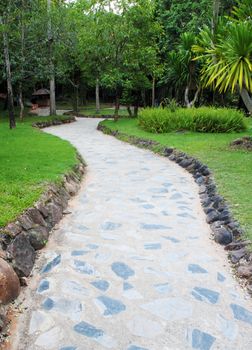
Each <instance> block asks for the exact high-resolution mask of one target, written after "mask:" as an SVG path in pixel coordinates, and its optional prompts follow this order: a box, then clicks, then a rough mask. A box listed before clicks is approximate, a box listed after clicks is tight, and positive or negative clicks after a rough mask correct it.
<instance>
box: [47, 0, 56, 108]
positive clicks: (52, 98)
mask: <svg viewBox="0 0 252 350" xmlns="http://www.w3.org/2000/svg"><path fill="white" fill-rule="evenodd" d="M51 7H52V4H51V0H47V12H48V28H47V30H48V50H49V71H50V115H56V99H55V69H54V62H53V36H52V20H51Z"/></svg>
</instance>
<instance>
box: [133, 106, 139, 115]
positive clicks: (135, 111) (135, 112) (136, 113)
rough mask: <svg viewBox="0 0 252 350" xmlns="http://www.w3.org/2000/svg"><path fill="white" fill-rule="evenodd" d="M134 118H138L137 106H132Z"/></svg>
mask: <svg viewBox="0 0 252 350" xmlns="http://www.w3.org/2000/svg"><path fill="white" fill-rule="evenodd" d="M133 115H134V117H135V118H137V116H138V104H137V105H135V106H134V114H133Z"/></svg>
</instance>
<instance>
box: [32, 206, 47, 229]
mask: <svg viewBox="0 0 252 350" xmlns="http://www.w3.org/2000/svg"><path fill="white" fill-rule="evenodd" d="M27 215H28V217H29V218H30V220H31V221H32V222H34V223H35V224H37V225H40V226H47V225H46V222H45V220H44V218H43V216H42V214H41V213H40V211H39V210H38V209H37V208H29V209H28V210H27Z"/></svg>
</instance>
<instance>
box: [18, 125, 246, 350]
mask: <svg viewBox="0 0 252 350" xmlns="http://www.w3.org/2000/svg"><path fill="white" fill-rule="evenodd" d="M97 123H98V121H97V120H92V119H88V120H86V119H85V120H84V119H79V120H78V121H77V122H76V123H73V124H70V125H64V126H60V127H52V128H49V129H47V132H50V133H52V134H54V135H58V136H60V137H62V138H64V139H66V140H69V141H70V142H72V143H73V144H74V145H75V146H76V147H77V149H78V151H79V152H80V153H81V154H82V156H83V157H84V159H85V160H86V162H87V164H88V167H87V174H86V177H85V180H84V183H83V186H82V189H81V191H80V193H79V195H78V196H77V197H76V198H75V199H74V200H73V201H72V202H71V203H70V206H69V210H70V211H71V214H69V215H67V216H66V217H65V218H64V219H63V220H62V222H61V223H60V224H59V227H58V228H57V229H56V230H55V232H54V233H53V235H52V236H51V239H50V242H49V244H48V245H47V247H46V248H45V249H44V250H43V251H42V252H41V256H40V258H39V260H38V264H37V268H36V269H35V271H34V277H33V278H32V279H31V283H30V287H29V289H27V291H26V294H27V295H26V301H25V303H24V308H25V307H27V309H24V312H23V314H22V315H21V316H20V319H19V324H18V326H17V331H16V334H19V337H18V340H16V342H14V343H13V349H18V350H43V349H54V350H91V349H95V350H96V349H97V350H102V349H116V350H168V349H169V350H184V349H199V350H209V349H213V350H214V349H223V350H224V349H225V350H228V349H230V350H231V349H233V350H237V349H241V350H251V349H252V302H251V299H250V298H249V297H248V295H247V294H246V293H245V292H244V291H243V290H242V289H241V287H240V286H239V285H238V283H237V282H236V281H235V279H234V278H233V276H232V274H231V270H230V267H229V264H228V262H227V258H226V253H225V252H224V250H223V248H222V247H220V246H218V245H216V244H215V243H214V242H213V241H211V240H210V229H209V226H208V225H207V224H206V222H205V217H204V214H203V211H202V209H201V207H200V201H199V196H198V187H197V185H196V184H195V183H194V181H193V179H192V177H191V176H190V175H189V174H188V173H186V172H185V171H184V170H183V169H182V168H180V167H179V166H177V165H176V164H174V163H172V162H170V161H169V160H167V159H165V158H162V157H159V156H157V155H154V154H152V153H151V152H148V151H146V150H141V149H138V148H135V147H133V146H131V145H129V144H126V143H122V142H120V141H118V140H116V139H114V138H113V137H110V136H105V135H103V134H102V133H100V132H99V131H97V130H96V126H97ZM52 152H53V150H52Z"/></svg>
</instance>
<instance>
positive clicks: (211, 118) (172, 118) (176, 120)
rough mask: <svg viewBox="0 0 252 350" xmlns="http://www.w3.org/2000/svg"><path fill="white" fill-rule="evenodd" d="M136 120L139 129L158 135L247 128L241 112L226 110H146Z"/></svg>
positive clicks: (229, 130)
mask: <svg viewBox="0 0 252 350" xmlns="http://www.w3.org/2000/svg"><path fill="white" fill-rule="evenodd" d="M138 119H139V125H140V127H142V128H143V129H144V130H146V131H150V132H153V133H158V134H159V133H167V132H171V131H182V130H190V131H197V132H205V133H225V132H233V131H238V132H239V131H243V130H246V128H247V124H246V120H245V118H244V115H243V113H242V112H239V111H237V110H233V109H226V108H207V107H201V108H191V109H184V108H177V109H175V110H171V109H170V108H164V109H162V108H146V109H144V110H143V111H141V112H140V115H139V118H138Z"/></svg>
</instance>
